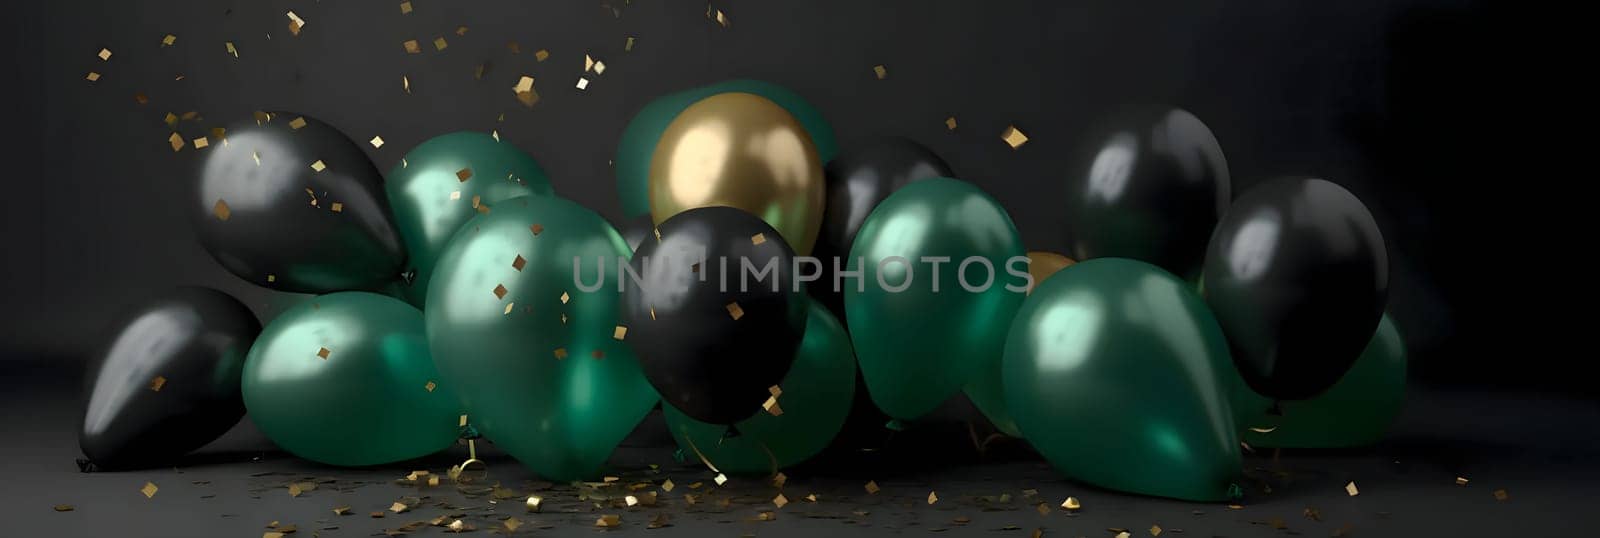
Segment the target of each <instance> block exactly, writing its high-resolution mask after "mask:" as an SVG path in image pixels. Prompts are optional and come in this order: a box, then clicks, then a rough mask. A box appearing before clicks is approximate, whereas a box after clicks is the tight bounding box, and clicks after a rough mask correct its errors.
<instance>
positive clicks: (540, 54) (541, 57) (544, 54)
mask: <svg viewBox="0 0 1600 538" xmlns="http://www.w3.org/2000/svg"><path fill="white" fill-rule="evenodd" d="M549 57H550V51H548V50H545V49H539V50H538V51H536V52H534V53H533V59H534V60H535V61H540V62H542V61H545V59H547V58H549Z"/></svg>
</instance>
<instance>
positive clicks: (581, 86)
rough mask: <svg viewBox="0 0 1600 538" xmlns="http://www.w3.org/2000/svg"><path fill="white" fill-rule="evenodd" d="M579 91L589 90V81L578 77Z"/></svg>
mask: <svg viewBox="0 0 1600 538" xmlns="http://www.w3.org/2000/svg"><path fill="white" fill-rule="evenodd" d="M578 89H580V90H587V89H589V79H587V78H584V77H578Z"/></svg>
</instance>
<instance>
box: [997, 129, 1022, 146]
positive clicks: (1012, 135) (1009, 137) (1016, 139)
mask: <svg viewBox="0 0 1600 538" xmlns="http://www.w3.org/2000/svg"><path fill="white" fill-rule="evenodd" d="M1000 139H1001V140H1004V141H1005V142H1006V144H1007V145H1009V146H1011V149H1017V148H1020V147H1022V145H1023V144H1026V143H1028V135H1026V134H1023V133H1022V130H1021V129H1018V128H1017V126H1015V125H1008V126H1006V130H1005V131H1004V132H1001V133H1000Z"/></svg>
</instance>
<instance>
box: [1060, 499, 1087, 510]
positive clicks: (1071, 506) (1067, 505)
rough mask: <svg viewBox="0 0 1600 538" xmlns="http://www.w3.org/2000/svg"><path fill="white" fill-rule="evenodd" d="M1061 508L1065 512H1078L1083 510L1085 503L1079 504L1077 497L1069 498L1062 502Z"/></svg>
mask: <svg viewBox="0 0 1600 538" xmlns="http://www.w3.org/2000/svg"><path fill="white" fill-rule="evenodd" d="M1061 508H1062V509H1064V510H1077V509H1080V508H1083V503H1081V502H1078V498H1077V497H1067V500H1065V501H1061Z"/></svg>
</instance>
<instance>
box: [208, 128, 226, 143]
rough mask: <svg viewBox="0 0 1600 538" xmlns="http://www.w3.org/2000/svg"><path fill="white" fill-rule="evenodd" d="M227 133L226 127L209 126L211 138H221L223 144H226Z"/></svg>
mask: <svg viewBox="0 0 1600 538" xmlns="http://www.w3.org/2000/svg"><path fill="white" fill-rule="evenodd" d="M227 134H228V130H227V129H226V128H223V127H212V128H211V138H215V139H217V140H221V141H222V143H223V144H224V145H226V144H227V143H228V137H227V136H226V135H227Z"/></svg>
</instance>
